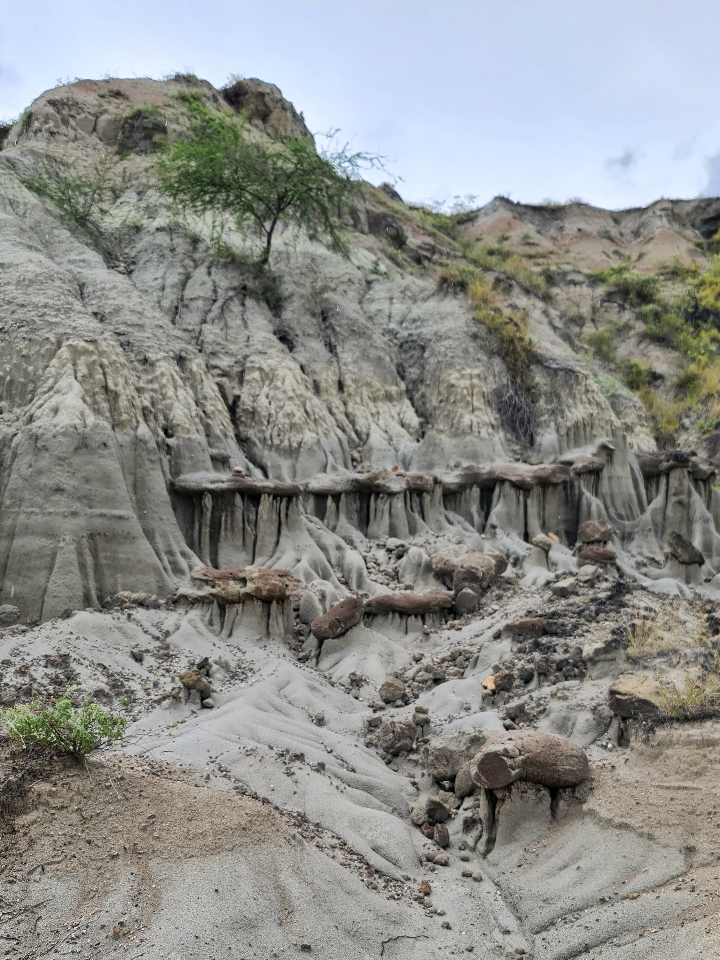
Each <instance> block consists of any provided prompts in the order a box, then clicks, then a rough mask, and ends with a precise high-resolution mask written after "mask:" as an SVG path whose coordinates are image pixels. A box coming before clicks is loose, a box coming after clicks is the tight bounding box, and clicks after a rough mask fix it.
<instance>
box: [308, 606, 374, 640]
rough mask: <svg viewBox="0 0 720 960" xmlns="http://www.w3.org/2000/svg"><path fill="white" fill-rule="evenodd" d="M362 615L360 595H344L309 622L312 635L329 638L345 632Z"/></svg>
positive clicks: (321, 638)
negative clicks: (342, 598) (326, 610)
mask: <svg viewBox="0 0 720 960" xmlns="http://www.w3.org/2000/svg"><path fill="white" fill-rule="evenodd" d="M362 616H363V602H362V600H361V599H360V597H346V598H345V599H344V600H341V601H340V603H336V604H335V606H334V607H330V609H329V610H328V612H327V613H324V614H323V615H322V616H321V617H318V618H317V619H316V620H313V622H312V623H311V624H310V629H311V630H312V632H313V636H315V637H317V639H318V640H331V639H334V638H335V637H339V636H342V634H343V633H347V632H348V630H349V629H350V628H351V627H354V626H355V625H356V624H358V623H360V621H361V620H362Z"/></svg>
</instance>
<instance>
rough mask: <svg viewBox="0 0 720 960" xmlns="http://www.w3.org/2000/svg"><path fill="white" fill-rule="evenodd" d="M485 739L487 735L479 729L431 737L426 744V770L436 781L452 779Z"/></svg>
mask: <svg viewBox="0 0 720 960" xmlns="http://www.w3.org/2000/svg"><path fill="white" fill-rule="evenodd" d="M486 740H487V735H486V734H484V733H482V732H481V731H479V730H463V731H460V733H455V734H453V735H452V736H449V737H431V739H430V742H429V743H428V746H427V772H428V773H429V774H430V776H431V777H432V778H433V779H434V780H436V781H437V782H438V783H440V782H441V781H443V780H454V779H455V777H456V776H457V774H458V771H459V770H460V768H461V767H462V766H463V764H465V763H466V762H467V761H468V760H472V758H473V757H474V756H475V754H476V753H477V752H478V750H479V749H480V747H482V745H483V744H484V743H485V741H486Z"/></svg>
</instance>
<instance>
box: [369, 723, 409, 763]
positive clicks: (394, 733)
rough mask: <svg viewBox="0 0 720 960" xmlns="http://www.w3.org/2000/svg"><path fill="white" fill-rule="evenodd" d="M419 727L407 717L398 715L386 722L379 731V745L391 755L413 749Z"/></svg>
mask: <svg viewBox="0 0 720 960" xmlns="http://www.w3.org/2000/svg"><path fill="white" fill-rule="evenodd" d="M416 735H417V728H416V727H415V724H414V723H413V722H412V720H408V718H407V717H396V718H395V719H393V720H388V722H387V723H384V724H383V725H382V726H381V727H380V729H379V730H378V733H377V743H378V747H379V748H380V749H381V750H383V751H384V752H385V753H388V754H389V755H390V756H391V757H395V756H397V755H398V754H399V753H407V752H408V751H410V750H412V748H413V744H414V742H415V737H416Z"/></svg>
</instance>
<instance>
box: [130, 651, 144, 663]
mask: <svg viewBox="0 0 720 960" xmlns="http://www.w3.org/2000/svg"><path fill="white" fill-rule="evenodd" d="M130 656H131V657H132V658H133V660H134V661H135V663H142V662H143V660H144V659H145V654H144V653H143V651H142V650H131V651H130Z"/></svg>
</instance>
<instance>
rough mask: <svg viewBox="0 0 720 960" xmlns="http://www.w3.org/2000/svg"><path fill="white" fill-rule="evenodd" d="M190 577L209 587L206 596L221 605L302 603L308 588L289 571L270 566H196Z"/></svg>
mask: <svg viewBox="0 0 720 960" xmlns="http://www.w3.org/2000/svg"><path fill="white" fill-rule="evenodd" d="M190 576H191V577H192V579H193V580H195V581H196V582H198V583H203V584H207V585H208V587H209V589H208V592H207V594H205V596H206V597H207V599H209V600H217V601H218V602H219V603H221V604H230V603H244V602H245V601H246V600H249V599H250V598H255V599H257V600H264V601H266V602H268V603H272V602H273V601H281V600H287V599H291V600H299V599H300V597H301V596H302V594H303V591H304V590H305V585H304V584H303V582H302V581H301V580H298V578H297V577H295V576H293V574H292V573H290V571H289V570H282V569H279V568H275V569H272V570H271V569H269V568H268V567H253V566H250V567H237V568H235V569H228V570H216V569H215V568H214V567H195V568H194V569H193V570H192V571H191V573H190Z"/></svg>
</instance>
